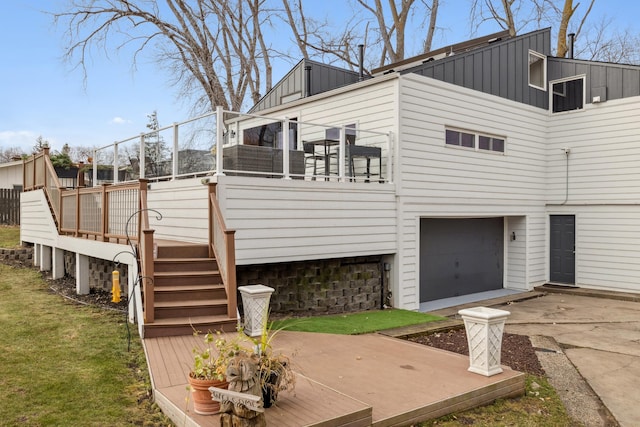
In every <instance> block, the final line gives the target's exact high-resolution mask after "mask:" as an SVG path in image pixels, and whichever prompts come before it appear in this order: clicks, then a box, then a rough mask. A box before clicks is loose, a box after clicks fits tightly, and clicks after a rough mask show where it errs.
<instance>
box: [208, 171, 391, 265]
mask: <svg viewBox="0 0 640 427" xmlns="http://www.w3.org/2000/svg"><path fill="white" fill-rule="evenodd" d="M217 188H218V199H219V201H220V207H221V209H222V211H223V215H224V217H225V221H226V223H227V226H228V227H229V228H231V229H235V230H236V236H235V237H236V262H237V264H238V265H249V264H262V263H276V262H291V261H302V260H314V259H330V258H343V257H353V256H366V255H383V254H391V253H394V252H395V251H396V203H395V186H393V185H391V184H378V183H370V184H365V183H340V182H325V181H297V180H278V179H261V178H239V177H218V187H217Z"/></svg>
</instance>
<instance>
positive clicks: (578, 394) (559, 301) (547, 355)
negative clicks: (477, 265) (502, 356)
mask: <svg viewBox="0 0 640 427" xmlns="http://www.w3.org/2000/svg"><path fill="white" fill-rule="evenodd" d="M556 292H562V293H556ZM469 306H494V307H499V308H502V309H505V310H508V311H510V312H511V316H510V317H509V319H508V320H507V326H506V328H505V331H506V332H509V333H515V334H520V335H528V336H530V337H531V340H532V343H533V345H534V346H535V347H537V348H538V350H539V351H538V352H537V353H538V358H539V359H540V362H541V364H542V365H543V367H544V368H545V370H546V371H547V374H548V376H549V379H550V382H551V383H552V385H554V387H555V388H556V390H557V391H558V393H559V395H560V397H561V399H563V402H564V403H565V406H566V407H567V411H568V412H569V413H570V414H571V415H572V416H574V418H576V419H578V420H579V421H581V422H583V423H584V424H585V425H586V426H609V425H617V424H619V425H621V426H629V427H632V426H640V389H639V387H638V384H639V380H640V295H637V294H620V293H612V292H599V291H589V290H580V289H578V288H576V289H558V288H545V287H542V288H538V291H534V292H529V293H526V294H520V295H514V296H513V297H512V298H511V297H504V298H502V299H498V300H486V301H480V302H475V303H471V304H466V305H465V307H469ZM460 308H462V306H457V307H451V308H448V309H444V310H439V311H436V312H434V313H436V314H440V315H447V316H452V317H453V318H456V317H457V316H456V313H457V311H458V310H459V309H460ZM574 367H575V368H574ZM578 373H579V374H578ZM603 405H604V407H603ZM616 422H617V423H616Z"/></svg>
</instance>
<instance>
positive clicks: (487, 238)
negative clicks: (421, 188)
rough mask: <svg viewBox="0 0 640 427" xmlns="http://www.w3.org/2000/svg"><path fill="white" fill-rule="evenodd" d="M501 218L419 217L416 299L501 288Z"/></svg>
mask: <svg viewBox="0 0 640 427" xmlns="http://www.w3.org/2000/svg"><path fill="white" fill-rule="evenodd" d="M503 233H504V220H503V218H473V219H430V218H423V219H421V220H420V302H427V301H433V300H437V299H442V298H450V297H454V296H459V295H467V294H473V293H477V292H484V291H491V290H495V289H502V287H503V283H502V282H503V263H504V238H503Z"/></svg>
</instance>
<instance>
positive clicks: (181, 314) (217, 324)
mask: <svg viewBox="0 0 640 427" xmlns="http://www.w3.org/2000/svg"><path fill="white" fill-rule="evenodd" d="M153 281H154V288H155V291H154V316H155V320H154V322H153V323H148V324H145V325H144V337H145V338H152V337H161V336H175V335H191V334H193V331H194V329H195V330H198V331H200V332H204V333H206V332H208V331H229V332H232V331H235V330H236V327H237V319H235V318H230V317H229V316H228V313H227V294H226V291H225V288H224V285H223V283H222V279H221V277H220V273H219V271H218V263H217V262H216V260H215V258H210V257H209V252H208V249H207V245H198V244H191V243H188V244H187V243H180V242H167V241H162V242H158V256H157V258H156V259H155V260H154V275H153Z"/></svg>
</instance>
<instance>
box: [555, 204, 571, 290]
mask: <svg viewBox="0 0 640 427" xmlns="http://www.w3.org/2000/svg"><path fill="white" fill-rule="evenodd" d="M549 225H550V227H549V228H550V230H551V236H550V243H549V249H550V256H551V260H550V268H549V279H550V280H551V281H552V282H558V283H566V284H570V285H573V284H575V283H576V217H575V215H551V217H550V218H549Z"/></svg>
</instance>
